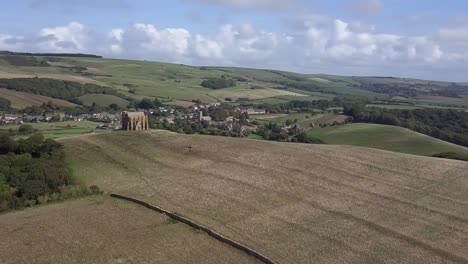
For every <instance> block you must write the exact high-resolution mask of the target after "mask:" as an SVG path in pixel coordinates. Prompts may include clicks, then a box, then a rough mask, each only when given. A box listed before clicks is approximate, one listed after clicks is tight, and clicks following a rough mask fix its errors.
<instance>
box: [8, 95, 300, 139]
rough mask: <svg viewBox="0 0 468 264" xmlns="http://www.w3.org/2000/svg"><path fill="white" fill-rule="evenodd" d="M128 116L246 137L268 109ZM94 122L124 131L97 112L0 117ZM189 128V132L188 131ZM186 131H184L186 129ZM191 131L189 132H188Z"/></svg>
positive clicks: (167, 108)
mask: <svg viewBox="0 0 468 264" xmlns="http://www.w3.org/2000/svg"><path fill="white" fill-rule="evenodd" d="M127 111H128V112H142V113H144V114H145V115H146V116H147V117H148V120H149V127H150V128H159V129H168V130H174V131H177V132H185V133H187V132H188V133H203V131H202V130H205V131H204V132H205V133H207V134H216V135H224V136H238V137H245V136H248V135H249V134H250V133H253V132H256V131H257V130H258V125H259V122H258V121H256V120H255V118H251V117H255V116H256V115H263V114H266V113H267V112H266V110H265V109H261V108H255V107H253V106H238V107H227V106H225V105H222V104H221V103H219V102H217V103H210V104H194V105H193V106H190V107H188V108H182V107H175V106H172V105H161V106H159V107H156V108H154V109H153V108H149V109H140V108H130V109H128V110H127ZM85 120H87V121H93V122H97V123H98V125H97V126H96V129H111V130H118V129H121V128H122V114H121V112H105V111H103V112H98V113H87V114H80V115H73V114H69V113H66V112H65V111H54V112H44V113H42V114H27V113H1V114H0V126H1V125H9V124H24V123H42V122H50V123H52V122H62V121H74V122H80V121H85ZM187 127H190V129H187ZM184 128H185V129H184ZM187 130H188V131H187ZM282 130H284V132H285V133H288V134H291V135H297V134H299V133H300V128H299V127H298V126H297V125H292V126H284V127H282Z"/></svg>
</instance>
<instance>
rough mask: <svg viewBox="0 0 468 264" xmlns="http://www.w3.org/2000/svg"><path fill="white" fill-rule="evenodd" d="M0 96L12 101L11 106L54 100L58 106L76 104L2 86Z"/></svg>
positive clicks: (36, 104)
mask: <svg viewBox="0 0 468 264" xmlns="http://www.w3.org/2000/svg"><path fill="white" fill-rule="evenodd" d="M0 97H1V98H5V99H7V100H8V101H10V102H11V107H13V108H17V109H22V108H25V107H28V106H33V105H34V106H40V105H42V104H43V103H48V102H52V103H54V104H55V105H58V106H65V107H73V106H76V105H75V104H73V103H70V102H68V101H65V100H60V99H55V98H52V97H47V96H42V95H38V94H32V93H24V92H19V91H14V90H7V89H5V88H0Z"/></svg>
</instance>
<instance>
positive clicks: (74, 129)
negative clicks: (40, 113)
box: [0, 121, 108, 138]
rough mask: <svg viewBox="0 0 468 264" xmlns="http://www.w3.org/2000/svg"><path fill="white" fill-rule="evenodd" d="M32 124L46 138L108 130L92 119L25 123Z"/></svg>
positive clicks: (12, 126) (1, 128)
mask: <svg viewBox="0 0 468 264" xmlns="http://www.w3.org/2000/svg"><path fill="white" fill-rule="evenodd" d="M25 124H27V125H32V126H33V127H34V128H35V129H37V131H38V132H39V133H41V134H42V135H44V137H46V138H66V137H73V136H78V135H83V134H89V133H105V132H108V131H107V130H96V129H95V128H96V126H97V125H99V123H96V122H92V121H80V122H75V121H65V122H51V123H48V122H41V123H25ZM19 127H20V125H5V126H0V130H9V129H13V130H17V129H18V128H19Z"/></svg>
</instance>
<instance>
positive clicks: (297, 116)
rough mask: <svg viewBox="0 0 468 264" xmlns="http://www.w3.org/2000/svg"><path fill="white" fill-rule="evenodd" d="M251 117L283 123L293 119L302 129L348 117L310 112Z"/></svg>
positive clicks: (339, 122) (340, 120) (332, 122)
mask: <svg viewBox="0 0 468 264" xmlns="http://www.w3.org/2000/svg"><path fill="white" fill-rule="evenodd" d="M252 117H253V118H256V119H259V120H263V121H268V122H278V123H282V124H283V123H285V122H286V121H287V120H291V121H295V120H297V122H296V123H297V124H298V125H299V126H300V127H301V128H303V129H309V128H310V127H311V125H312V124H313V125H314V126H319V125H332V124H337V123H338V124H342V123H344V122H346V120H347V119H348V117H347V116H345V115H335V114H313V115H312V114H311V113H292V114H266V115H255V116H252Z"/></svg>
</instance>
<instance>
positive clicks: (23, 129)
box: [18, 125, 36, 135]
mask: <svg viewBox="0 0 468 264" xmlns="http://www.w3.org/2000/svg"><path fill="white" fill-rule="evenodd" d="M35 131H36V130H35V129H34V127H33V126H32V125H21V126H20V127H19V128H18V132H19V133H20V134H23V135H27V134H32V133H34V132H35Z"/></svg>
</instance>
